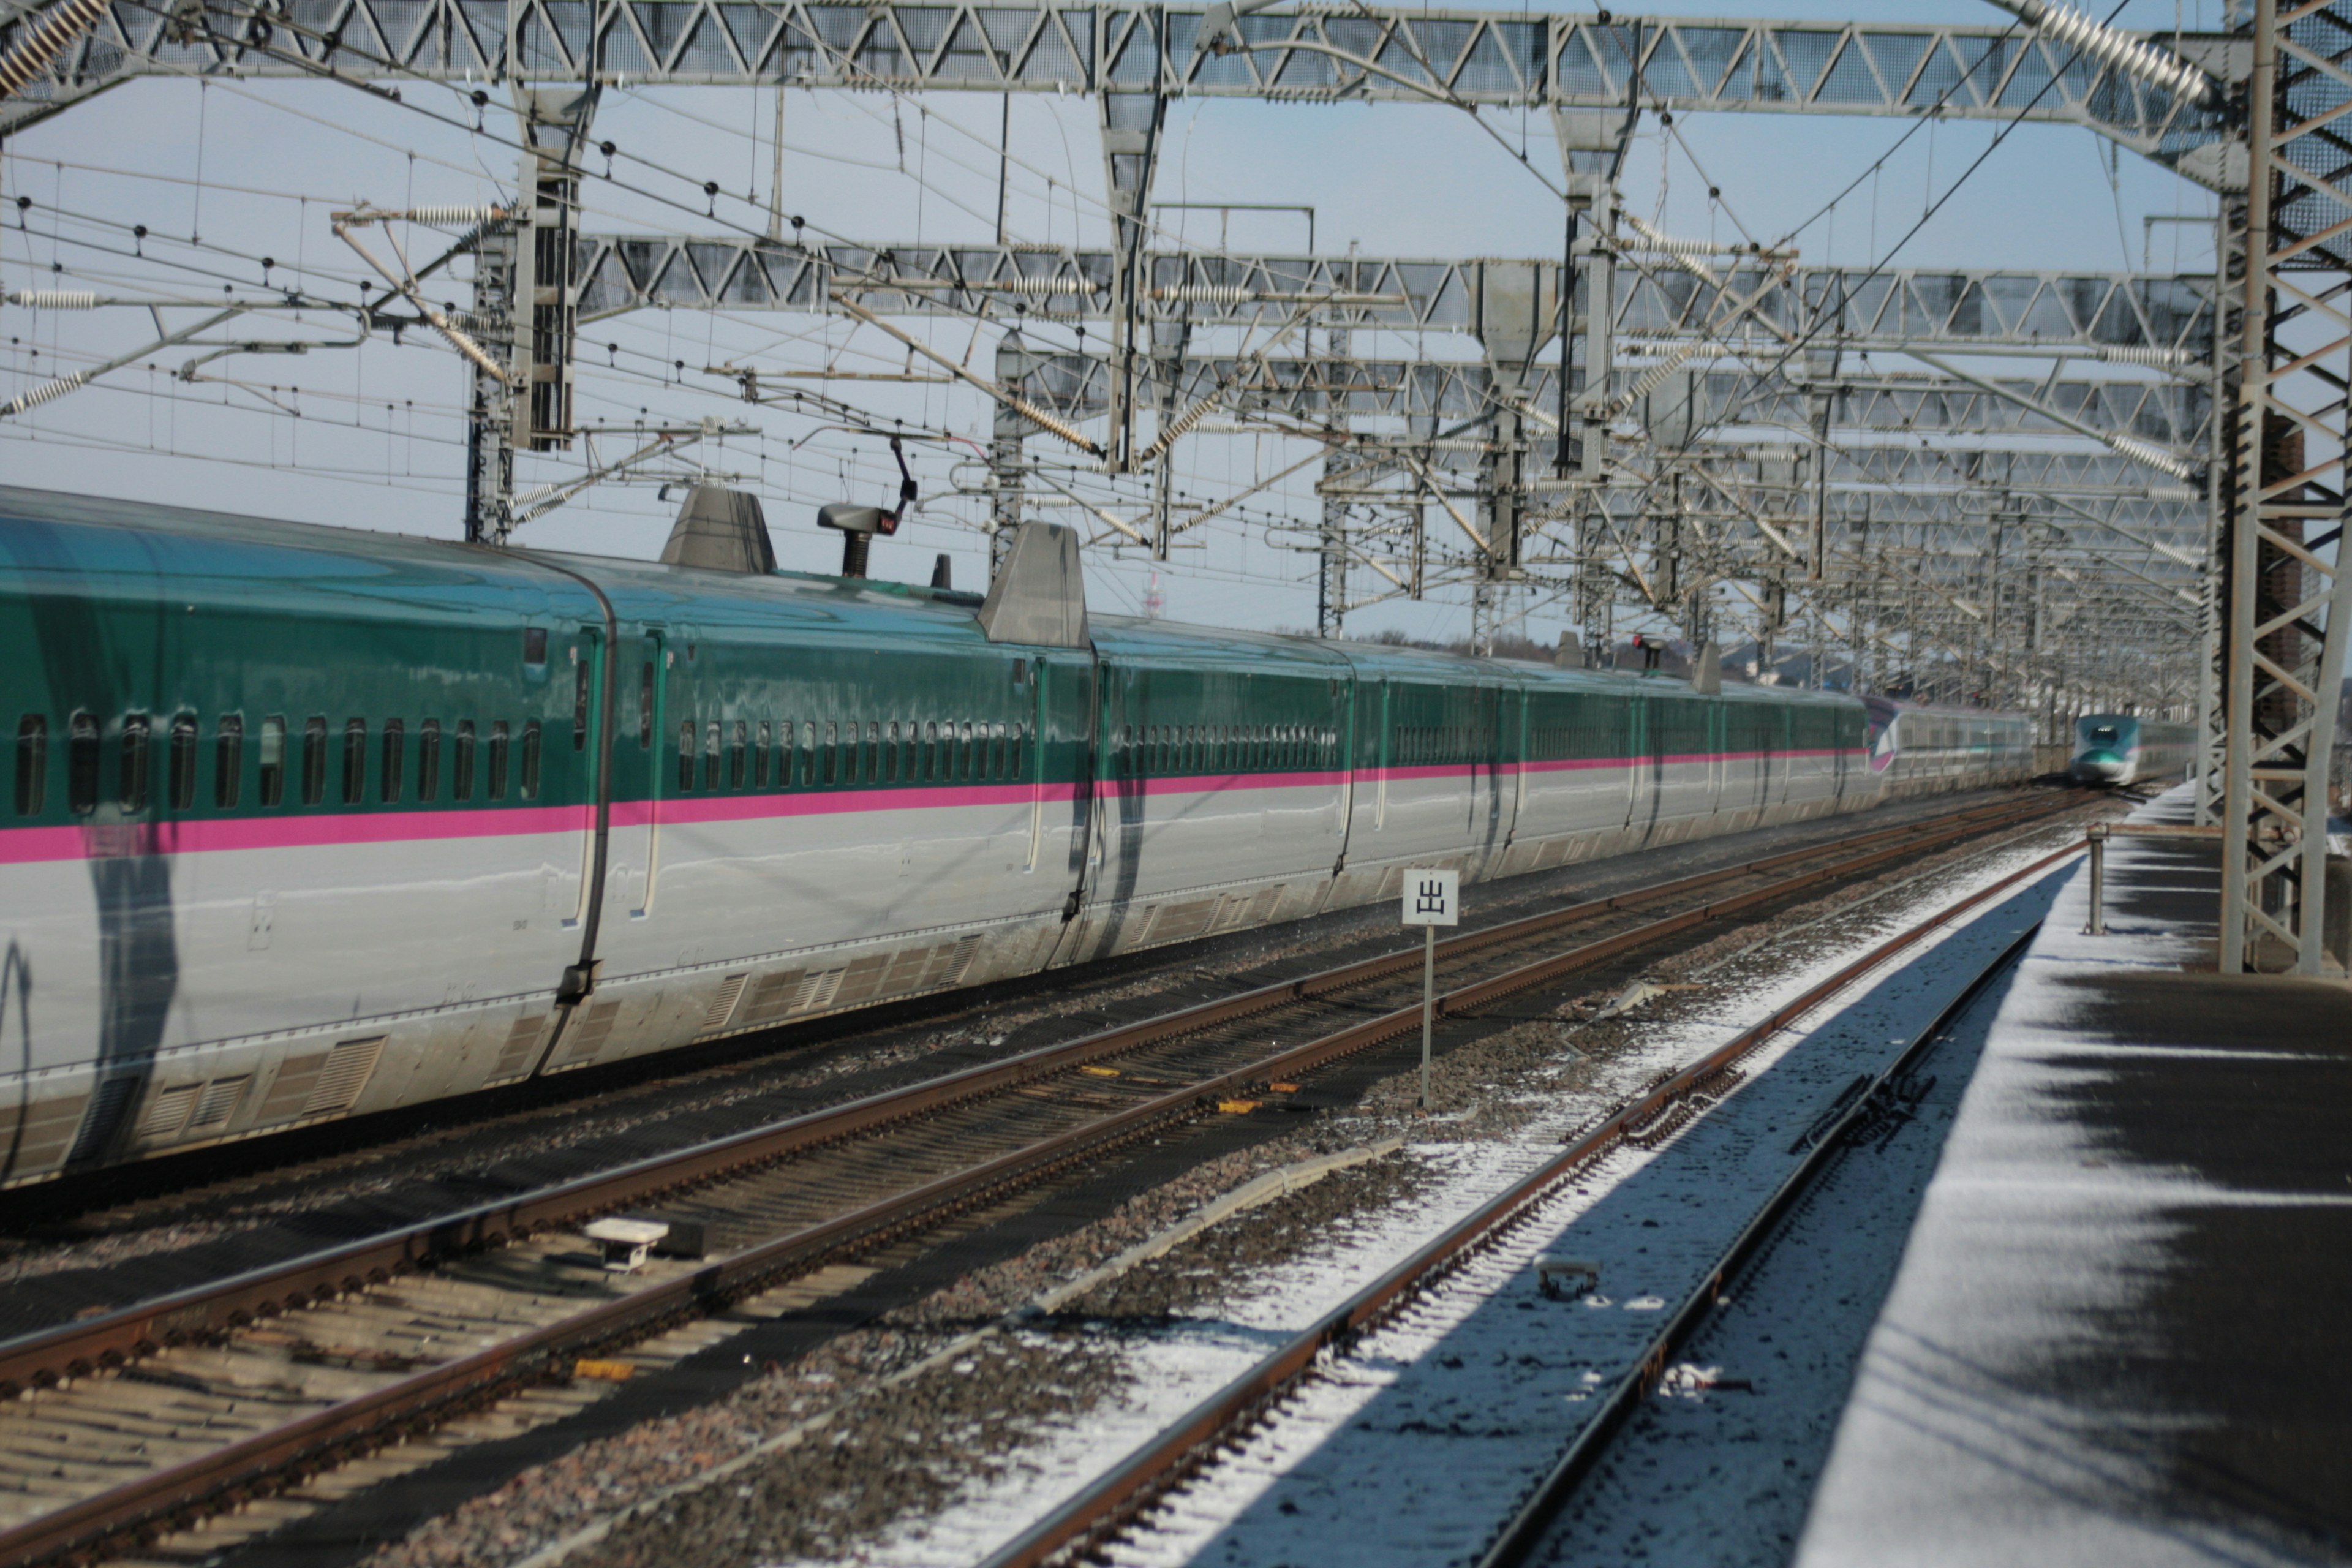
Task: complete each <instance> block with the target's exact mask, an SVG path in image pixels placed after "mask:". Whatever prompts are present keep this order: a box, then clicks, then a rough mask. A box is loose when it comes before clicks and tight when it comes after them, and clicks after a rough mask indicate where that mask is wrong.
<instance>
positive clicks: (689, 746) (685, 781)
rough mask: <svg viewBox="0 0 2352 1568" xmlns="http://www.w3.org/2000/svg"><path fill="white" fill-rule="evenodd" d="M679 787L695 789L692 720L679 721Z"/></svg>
mask: <svg viewBox="0 0 2352 1568" xmlns="http://www.w3.org/2000/svg"><path fill="white" fill-rule="evenodd" d="M677 787H678V788H679V789H681V790H689V789H692V788H693V787H694V721H693V720H691V719H680V720H679V721H677Z"/></svg>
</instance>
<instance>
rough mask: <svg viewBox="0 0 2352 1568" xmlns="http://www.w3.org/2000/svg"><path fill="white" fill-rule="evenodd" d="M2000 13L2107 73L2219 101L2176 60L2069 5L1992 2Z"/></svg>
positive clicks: (2207, 81)
mask: <svg viewBox="0 0 2352 1568" xmlns="http://www.w3.org/2000/svg"><path fill="white" fill-rule="evenodd" d="M1992 3H1993V4H1994V5H1998V6H2000V8H2001V9H2002V10H2004V11H2007V12H2009V13H2010V14H2011V15H2012V16H2017V17H2019V18H2020V19H2021V20H2022V21H2023V22H2024V23H2025V24H2026V26H2030V27H2032V28H2033V29H2034V30H2035V31H2036V32H2039V33H2041V34H2042V36H2043V37H2048V38H2050V39H2052V40H2053V41H2055V42H2057V43H2061V44H2064V45H2067V46H2068V47H2072V48H2076V49H2080V50H2081V51H2082V52H2083V53H2084V54H2086V55H2088V56H2090V57H2091V58H2093V59H2095V60H2097V61H2098V62H2099V63H2100V64H2101V65H2104V66H2105V67H2106V68H2109V69H2110V70H2116V71H2121V72H2122V73H2123V74H2124V75H2126V76H2128V77H2136V78H2137V79H2139V80H2141V81H2144V82H2147V84H2148V85H2149V86H2151V87H2158V88H2162V89H2164V90H2165V91H2167V92H2168V93H2170V94H2172V96H2173V97H2175V98H2181V99H2186V100H2189V102H2191V103H2210V101H2212V100H2214V99H2216V98H2218V97H2220V96H2221V87H2220V84H2218V83H2217V82H2215V81H2214V79H2212V78H2211V77H2210V76H2207V75H2206V74H2205V73H2204V72H2203V71H2201V70H2200V69H2198V68H2196V67H2195V66H2193V65H2190V64H2189V62H2188V61H2187V60H2184V59H2182V58H2180V57H2179V56H2178V55H2175V54H2172V53H2170V52H2169V51H2168V50H2164V49H2160V48H2158V47H2156V46H2155V45H2154V44H2151V43H2149V42H2147V40H2146V39H2144V38H2136V37H2132V35H2130V34H2129V33H2126V32H2123V31H2121V30H2119V29H2117V28H2115V27H2110V26H2107V25H2106V24H2105V22H2102V21H2100V20H2098V19H2097V18H2096V17H2095V16H2087V15H2085V14H2084V13H2083V12H2081V11H2077V10H2075V9H2074V7H2073V6H2071V5H2051V4H2049V3H2048V0H1992Z"/></svg>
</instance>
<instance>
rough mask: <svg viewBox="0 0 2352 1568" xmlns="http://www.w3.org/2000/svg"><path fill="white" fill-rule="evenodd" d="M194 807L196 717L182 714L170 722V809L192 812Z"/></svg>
mask: <svg viewBox="0 0 2352 1568" xmlns="http://www.w3.org/2000/svg"><path fill="white" fill-rule="evenodd" d="M195 805H196V716H195V715H194V714H193V713H183V714H181V715H179V716H178V717H177V718H175V719H173V721H172V809H173V811H192V810H194V808H195Z"/></svg>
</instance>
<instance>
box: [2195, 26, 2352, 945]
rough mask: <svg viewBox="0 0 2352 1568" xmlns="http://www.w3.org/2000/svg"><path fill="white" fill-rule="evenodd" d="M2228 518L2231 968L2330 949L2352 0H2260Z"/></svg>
mask: <svg viewBox="0 0 2352 1568" xmlns="http://www.w3.org/2000/svg"><path fill="white" fill-rule="evenodd" d="M2252 51H2253V59H2252V78H2251V79H2250V82H2249V91H2248V94H2247V100H2248V101H2247V128H2248V142H2249V147H2250V156H2251V160H2252V163H2251V167H2252V174H2253V177H2252V180H2251V181H2250V183H2249V186H2248V190H2247V198H2246V209H2245V211H2246V216H2245V227H2244V233H2245V252H2244V261H2243V264H2242V283H2243V288H2244V296H2243V304H2242V316H2241V320H2240V323H2239V325H2240V331H2241V337H2240V345H2241V352H2240V356H2239V362H2238V366H2237V371H2238V374H2237V376H2236V380H2237V388H2236V391H2237V396H2236V398H2235V400H2234V405H2233V407H2232V427H2231V453H2230V459H2231V460H2230V469H2229V494H2228V500H2227V507H2226V510H2225V512H2224V521H2225V522H2226V524H2227V528H2228V533H2227V537H2226V545H2227V552H2228V554H2227V562H2228V587H2229V592H2228V598H2227V605H2228V622H2227V628H2226V637H2224V638H2223V639H2222V647H2223V648H2224V655H2223V659H2222V670H2223V675H2224V677H2225V679H2226V685H2225V687H2224V689H2223V692H2222V704H2221V706H2222V711H2223V715H2224V727H2225V730H2226V736H2227V752H2226V757H2225V762H2224V781H2223V801H2222V831H2223V834H2224V839H2223V864H2222V918H2221V969H2222V970H2223V972H2224V973H2235V972H2237V971H2239V970H2241V969H2245V968H2255V969H2280V968H2289V967H2291V968H2293V969H2294V970H2295V971H2296V972H2297V973H2305V974H2316V973H2320V972H2321V969H2322V965H2323V963H2324V962H2325V960H2326V936H2327V932H2326V918H2325V910H2326V906H2327V898H2326V889H2327V816H2328V788H2327V785H2328V770H2329V764H2330V762H2331V760H2332V756H2333V752H2334V749H2335V731H2336V707H2337V703H2338V700H2339V693H2340V691H2341V689H2342V687H2343V681H2344V659H2345V645H2346V640H2347V636H2352V623H2347V621H2346V620H2345V618H2344V617H2345V616H2346V614H2347V608H2352V572H2347V571H2346V570H2344V569H2343V566H2344V564H2345V563H2343V561H2342V557H2341V555H2340V553H2339V546H2340V544H2341V542H2342V537H2343V529H2344V517H2345V499H2346V495H2347V487H2346V477H2347V476H2346V461H2347V459H2346V452H2345V440H2346V434H2347V431H2346V399H2347V395H2352V239H2348V238H2347V236H2352V156H2348V155H2347V142H2346V140H2345V137H2344V132H2343V128H2342V123H2343V118H2344V115H2345V113H2346V111H2347V110H2352V5H2347V4H2345V3H2344V0H2336V3H2335V4H2326V5H2308V4H2306V5H2295V4H2284V5H2282V4H2280V3H2279V0H2259V3H2258V4H2257V5H2255V7H2254V16H2253V23H2252Z"/></svg>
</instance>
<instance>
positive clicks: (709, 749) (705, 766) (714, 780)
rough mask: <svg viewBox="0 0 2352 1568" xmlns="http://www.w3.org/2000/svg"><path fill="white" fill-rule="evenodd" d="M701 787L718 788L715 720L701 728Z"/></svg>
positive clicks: (717, 737)
mask: <svg viewBox="0 0 2352 1568" xmlns="http://www.w3.org/2000/svg"><path fill="white" fill-rule="evenodd" d="M702 787H703V788H705V789H717V788H718V787H719V721H718V720H716V719H713V720H711V721H709V723H707V724H705V725H704V726H703V727H702Z"/></svg>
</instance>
